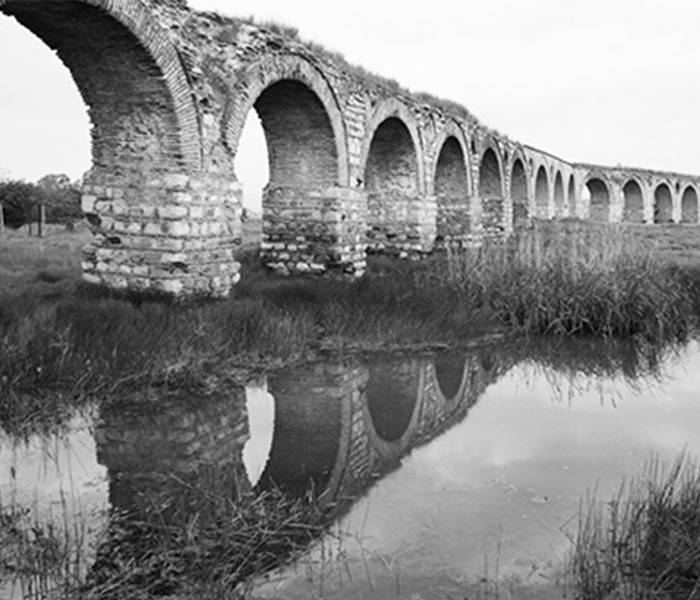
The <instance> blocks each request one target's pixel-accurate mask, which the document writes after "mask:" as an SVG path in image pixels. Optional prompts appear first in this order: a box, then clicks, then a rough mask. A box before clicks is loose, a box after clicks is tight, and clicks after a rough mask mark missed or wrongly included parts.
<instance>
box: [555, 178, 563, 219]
mask: <svg viewBox="0 0 700 600" xmlns="http://www.w3.org/2000/svg"><path fill="white" fill-rule="evenodd" d="M565 202H566V200H565V196H564V179H563V177H562V174H561V171H560V170H557V174H556V176H555V177H554V214H555V215H556V217H557V218H559V219H561V218H562V217H564V216H566V205H565Z"/></svg>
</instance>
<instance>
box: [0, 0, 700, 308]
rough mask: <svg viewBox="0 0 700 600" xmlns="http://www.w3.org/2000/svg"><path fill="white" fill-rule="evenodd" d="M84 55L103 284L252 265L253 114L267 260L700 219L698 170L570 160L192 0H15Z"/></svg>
mask: <svg viewBox="0 0 700 600" xmlns="http://www.w3.org/2000/svg"><path fill="white" fill-rule="evenodd" d="M0 11H2V12H3V13H5V14H6V15H9V16H12V17H14V18H16V19H17V21H18V22H19V23H20V24H22V25H23V26H25V27H26V28H28V29H29V30H31V31H32V32H33V33H34V34H36V35H37V36H38V37H39V38H40V39H41V40H43V41H44V42H45V43H46V44H47V45H48V46H49V47H51V48H52V49H54V50H55V51H56V53H57V55H58V57H59V58H60V60H61V61H63V63H64V64H65V65H66V66H67V67H68V69H69V70H70V72H71V74H72V76H73V78H74V80H75V83H76V85H77V87H78V89H79V91H80V93H81V95H82V97H83V100H84V102H85V104H86V105H87V107H88V110H89V115H90V119H91V122H92V155H93V164H92V168H91V170H90V173H89V175H88V177H87V178H86V181H85V185H84V190H83V200H82V205H83V210H84V212H85V213H86V216H87V219H88V221H89V222H90V223H91V224H92V227H93V230H94V231H95V233H96V236H95V240H94V243H93V244H92V245H91V246H89V247H88V248H86V249H85V253H84V260H83V277H84V279H85V280H86V281H88V282H90V283H94V284H98V285H104V286H107V287H110V288H116V289H129V290H134V291H161V292H166V293H169V294H174V295H178V296H189V295H205V296H213V297H221V296H226V295H227V294H228V293H229V291H230V289H231V286H232V285H233V284H234V283H236V281H237V280H238V278H239V276H240V274H239V268H240V265H239V264H238V262H237V261H236V256H237V249H238V247H239V245H240V242H241V212H242V207H241V189H240V185H239V184H238V183H237V178H236V173H235V171H234V158H235V156H236V152H237V147H238V142H239V138H240V135H241V132H242V129H243V126H244V124H245V121H246V118H247V116H248V114H249V113H250V112H251V111H253V110H254V111H256V112H257V114H258V116H259V118H260V120H261V122H262V126H263V129H264V132H265V138H266V141H267V145H268V154H269V163H270V164H269V167H270V180H269V183H268V185H267V186H266V188H265V191H264V198H263V242H262V259H263V261H264V262H265V264H267V265H268V266H269V267H270V268H272V269H274V270H276V271H279V272H282V273H323V272H327V271H331V272H339V273H344V274H348V275H351V276H357V275H361V274H362V273H363V272H364V270H365V266H366V256H367V252H368V251H371V252H380V251H381V252H390V253H394V254H397V255H400V256H409V255H421V254H425V253H429V252H431V251H433V250H434V249H436V248H440V247H444V246H445V245H455V246H465V245H469V244H472V243H474V242H478V241H479V240H481V239H483V238H484V236H503V235H508V234H509V232H511V231H513V230H514V229H518V228H521V227H524V226H526V225H527V224H528V223H530V222H531V220H532V219H533V218H540V219H555V218H566V217H578V218H582V219H588V218H590V219H592V220H597V221H606V222H607V221H610V222H619V221H629V222H636V223H650V224H651V223H670V222H673V223H698V213H699V211H698V191H699V190H700V177H694V176H688V175H681V174H676V173H662V172H657V171H650V170H643V169H633V168H623V167H613V168H610V167H603V166H596V165H589V164H580V163H570V162H567V161H564V160H562V159H560V158H558V157H556V156H553V155H551V154H549V153H547V152H544V151H541V150H538V149H536V148H533V147H531V146H527V145H524V144H521V143H518V142H516V141H514V140H511V139H509V138H508V137H506V136H504V135H501V134H499V133H497V132H495V131H493V130H491V129H489V128H487V127H486V126H485V125H483V124H481V123H480V122H479V121H477V120H476V119H475V118H474V117H473V116H472V115H471V114H470V113H469V112H468V111H467V110H465V109H464V108H462V107H461V106H458V105H456V104H454V103H451V102H446V101H442V100H439V99H436V98H432V97H430V96H427V95H417V94H411V93H409V92H407V91H405V90H403V89H401V88H399V87H398V86H397V85H396V84H394V83H392V82H389V81H386V80H383V79H380V78H378V77H376V76H373V75H369V74H367V73H366V72H365V71H364V70H362V69H359V68H357V67H352V66H350V65H348V64H347V63H346V62H345V61H343V60H342V59H341V58H339V57H338V56H337V55H334V54H331V53H329V52H327V51H325V50H323V49H321V48H319V47H317V46H315V45H312V44H305V43H303V42H301V41H299V40H297V39H296V38H294V37H290V36H287V35H285V34H284V33H280V32H279V31H277V30H275V29H274V28H273V29H268V28H265V27H261V26H258V25H255V24H253V23H249V22H246V21H242V20H236V19H231V18H225V17H222V16H219V15H216V14H212V13H201V12H195V11H192V10H190V9H189V8H188V7H187V5H186V2H185V0H0Z"/></svg>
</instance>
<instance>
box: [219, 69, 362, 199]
mask: <svg viewBox="0 0 700 600" xmlns="http://www.w3.org/2000/svg"><path fill="white" fill-rule="evenodd" d="M239 77H240V82H239V83H238V85H237V86H236V93H235V94H233V95H232V96H231V98H230V100H229V104H228V106H227V107H226V110H225V113H224V117H223V123H224V125H223V128H224V142H225V145H226V147H227V148H228V151H229V152H230V154H231V157H232V158H233V157H234V156H235V155H236V152H237V150H238V143H239V141H240V137H241V133H242V132H243V127H244V126H245V122H246V119H247V118H248V115H249V113H250V111H251V110H252V109H253V108H256V109H257V108H259V107H258V106H256V104H257V103H258V101H259V100H260V99H261V97H262V96H263V95H264V94H265V93H266V92H267V91H269V90H271V89H274V86H276V85H289V84H292V83H295V84H297V87H296V88H295V89H294V90H289V89H285V90H282V89H280V90H279V92H280V94H279V95H278V96H279V97H278V98H276V100H277V101H278V102H280V103H282V102H285V101H286V103H287V104H286V105H280V106H277V107H276V108H277V109H278V111H280V112H286V113H287V114H289V110H290V109H294V108H297V109H298V105H299V104H300V102H299V101H301V103H302V105H305V106H304V107H303V108H302V110H303V113H306V117H307V119H308V120H309V121H312V120H314V117H324V116H325V119H327V126H328V127H329V129H330V131H331V132H332V138H333V139H332V144H333V146H334V148H335V152H334V156H333V158H334V161H336V162H337V174H336V177H335V178H334V181H328V178H327V177H325V178H324V179H325V181H323V182H321V187H328V186H330V185H339V186H346V185H348V176H349V175H348V168H349V167H348V165H349V162H348V151H347V136H346V130H345V125H344V120H343V115H342V111H341V108H340V105H339V103H338V99H337V97H336V95H335V93H334V91H333V88H332V87H331V85H330V83H329V82H328V81H327V79H326V78H325V76H324V74H323V73H322V71H320V70H319V69H317V68H316V67H315V66H313V65H312V64H311V63H309V61H307V60H305V59H304V58H302V57H300V56H296V55H281V56H275V55H270V56H267V57H265V58H264V59H263V60H260V61H258V62H256V63H255V64H253V65H251V66H250V67H249V68H248V69H247V70H246V71H245V72H244V73H243V74H242V75H240V76H239ZM290 91H292V92H293V93H291V94H290V93H289V92H290ZM305 91H306V92H311V94H313V96H315V98H316V99H317V102H318V103H317V104H315V105H313V104H312V103H313V98H312V97H311V96H310V95H308V94H304V92H305ZM284 92H286V93H284ZM285 96H286V97H285ZM267 104H268V109H269V110H268V112H270V111H271V110H274V109H275V107H273V106H270V105H271V104H272V102H268V103H267ZM295 105H297V106H295ZM304 109H305V110H304ZM321 110H322V111H323V112H324V113H325V115H319V114H318V113H319V111H321ZM314 111H315V112H316V115H314V114H313V112H314ZM258 112H259V111H258ZM260 116H261V121H262V123H263V129H265V118H264V117H263V116H262V115H260ZM300 116H301V117H303V116H304V115H303V114H302V115H300ZM319 124H321V123H320V122H319ZM287 125H290V124H289V123H288V122H287ZM293 125H294V124H292V131H286V132H282V131H280V134H284V133H286V134H287V135H288V136H291V135H294V134H296V135H297V136H300V135H302V134H303V133H304V132H303V127H299V126H298V127H296V128H294V127H293ZM298 125H300V126H303V125H304V123H303V122H301V123H299V124H298ZM325 133H326V132H324V134H325ZM267 135H268V130H266V136H267ZM300 141H302V142H303V143H304V144H306V145H309V146H311V148H310V149H311V150H312V151H313V153H312V156H309V158H310V159H312V157H314V156H315V157H319V158H321V160H322V161H323V160H326V158H327V157H322V154H323V153H324V152H325V153H326V154H327V153H328V151H329V148H328V144H327V143H325V144H323V145H321V146H320V147H313V146H314V139H313V138H312V137H311V136H304V137H303V139H301V140H300ZM271 142H272V143H271ZM273 146H274V140H270V139H269V138H268V153H270V152H271V151H272V150H273ZM270 158H271V163H272V161H273V160H274V157H270ZM289 159H290V161H292V165H293V164H298V163H297V162H296V161H294V160H293V159H294V157H293V156H292V155H291V154H290V155H289ZM292 165H290V170H292V168H293V166H292ZM270 177H271V179H272V178H274V175H273V173H272V164H271V173H270ZM311 187H313V186H311Z"/></svg>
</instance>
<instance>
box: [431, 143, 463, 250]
mask: <svg viewBox="0 0 700 600" xmlns="http://www.w3.org/2000/svg"><path fill="white" fill-rule="evenodd" d="M435 196H436V200H437V209H438V221H437V241H438V242H440V243H449V242H452V241H454V240H459V239H461V238H462V237H464V235H465V234H468V233H469V231H470V212H469V183H468V180H467V171H466V161H465V158H464V152H463V150H462V146H461V144H460V143H459V141H458V140H457V138H456V137H454V136H450V137H448V138H447V139H446V140H445V142H444V144H443V145H442V149H441V150H440V154H439V155H438V160H437V165H436V168H435Z"/></svg>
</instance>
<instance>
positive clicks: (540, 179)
mask: <svg viewBox="0 0 700 600" xmlns="http://www.w3.org/2000/svg"><path fill="white" fill-rule="evenodd" d="M535 216H536V217H537V218H539V219H548V218H549V175H548V174H547V168H546V167H545V166H544V165H540V166H539V167H538V169H537V173H536V175H535Z"/></svg>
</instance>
